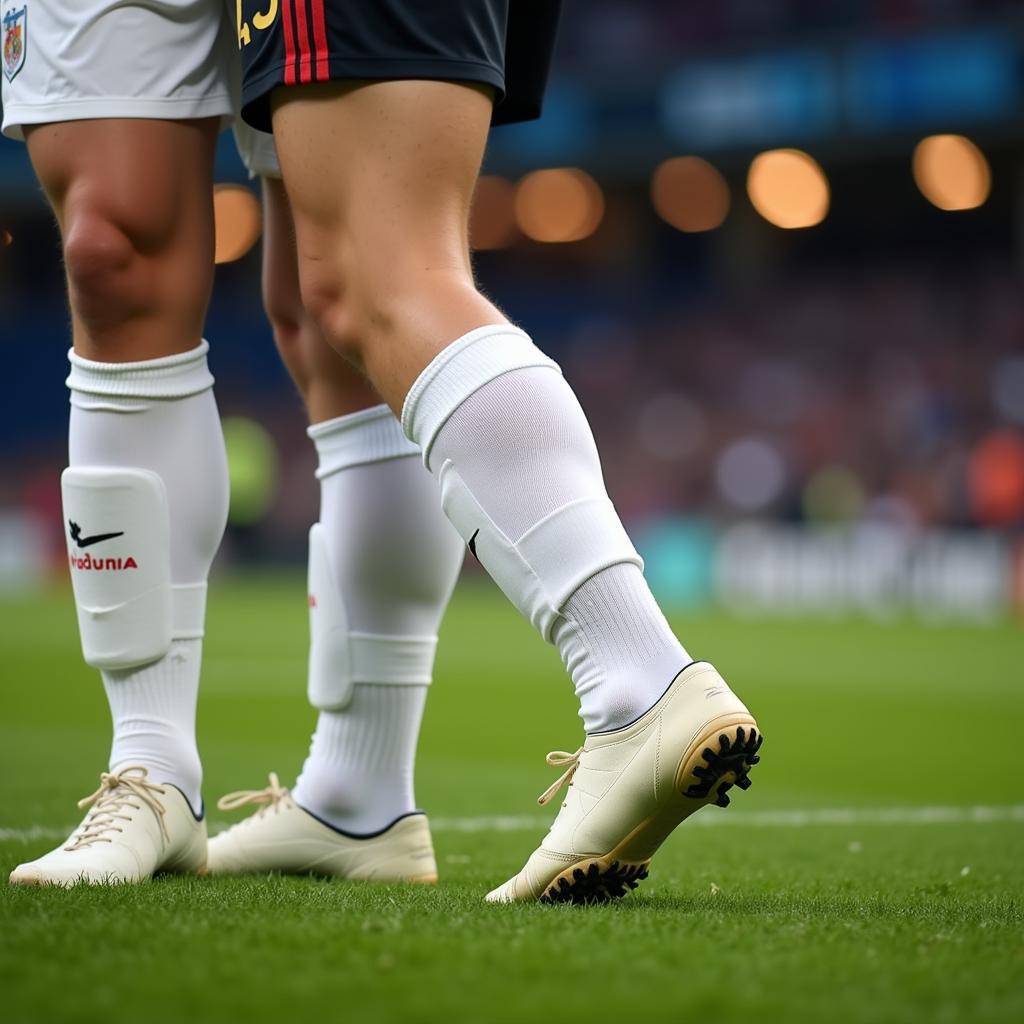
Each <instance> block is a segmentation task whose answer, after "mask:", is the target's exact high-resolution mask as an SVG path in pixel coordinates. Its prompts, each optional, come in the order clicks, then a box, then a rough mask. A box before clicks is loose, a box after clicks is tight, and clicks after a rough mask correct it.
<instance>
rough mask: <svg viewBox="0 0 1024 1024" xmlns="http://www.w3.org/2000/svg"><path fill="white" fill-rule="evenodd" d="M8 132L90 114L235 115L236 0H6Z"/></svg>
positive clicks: (18, 133) (2, 20)
mask: <svg viewBox="0 0 1024 1024" xmlns="http://www.w3.org/2000/svg"><path fill="white" fill-rule="evenodd" d="M0 11H2V13H0V26H2V32H3V53H2V58H0V60H2V69H3V79H2V85H3V107H4V120H3V132H4V134H5V135H8V136H10V137H11V138H14V139H20V138H22V137H23V136H22V127H23V126H24V125H31V124H47V123H50V122H56V121H80V120H84V119H88V118H100V117H103V118H106V117H114V118H121V117H126V118H130V117H145V118H155V119H159V120H176V119H183V118H198V117H218V116H220V117H229V116H230V115H231V112H232V109H233V106H234V104H233V102H232V93H233V92H235V91H236V87H237V64H238V53H237V51H238V45H237V42H238V41H237V38H236V33H235V27H234V19H233V17H232V12H231V11H230V10H229V8H228V0H132V2H131V3H130V4H126V3H124V0H3V3H2V5H0Z"/></svg>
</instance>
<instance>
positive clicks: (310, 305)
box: [301, 268, 365, 367]
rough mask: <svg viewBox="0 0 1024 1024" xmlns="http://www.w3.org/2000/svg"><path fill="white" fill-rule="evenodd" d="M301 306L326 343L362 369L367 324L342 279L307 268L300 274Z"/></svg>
mask: <svg viewBox="0 0 1024 1024" xmlns="http://www.w3.org/2000/svg"><path fill="white" fill-rule="evenodd" d="M301 289H302V304H303V307H304V308H305V311H306V313H307V314H308V316H309V317H310V318H311V319H312V321H313V323H315V324H316V327H317V329H318V330H319V332H320V334H321V336H322V338H323V340H324V341H326V342H327V344H328V345H330V347H331V348H332V349H334V351H335V352H337V353H338V354H339V355H341V356H342V357H344V358H345V359H347V360H348V361H349V362H350V363H352V364H353V365H354V366H357V367H359V366H362V361H363V349H364V345H365V325H364V323H363V322H362V320H361V318H360V317H359V316H358V315H357V312H356V310H355V309H354V308H353V293H352V289H351V288H346V287H345V286H344V285H343V284H342V276H341V275H340V274H339V275H336V276H332V275H330V274H329V273H325V272H324V271H322V270H320V269H319V268H318V269H315V270H310V269H308V268H304V270H303V272H302V274H301Z"/></svg>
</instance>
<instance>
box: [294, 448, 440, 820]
mask: <svg viewBox="0 0 1024 1024" xmlns="http://www.w3.org/2000/svg"><path fill="white" fill-rule="evenodd" d="M418 468H420V470H421V471H422V467H418ZM426 702H427V687H426V686H425V685H423V686H410V685H408V684H406V685H399V686H386V685H381V684H380V683H356V685H355V686H354V687H353V689H352V702H351V703H350V704H349V706H348V707H347V708H346V709H345V710H344V711H321V712H320V715H319V717H318V718H317V723H316V731H315V732H314V733H313V742H312V744H311V745H310V749H309V757H307V758H306V763H305V764H304V765H303V767H302V774H301V775H300V776H299V780H298V782H296V783H295V789H294V790H293V792H292V795H293V796H294V798H295V802H296V803H297V804H298V805H299V806H300V807H303V808H305V809H306V810H307V811H309V812H310V813H311V814H314V815H316V817H318V818H319V819H320V820H321V821H324V822H326V823H327V824H328V825H330V826H332V827H333V828H337V829H341V830H342V831H343V832H347V833H350V834H353V835H372V834H373V833H375V832H379V831H381V830H382V829H385V828H387V827H388V826H389V825H390V824H392V822H394V821H395V820H396V819H397V818H400V817H402V815H404V814H409V813H410V812H412V811H414V810H416V795H415V792H414V790H413V768H414V764H415V760H416V742H417V740H418V739H419V734H420V722H421V721H422V719H423V708H424V706H425V704H426Z"/></svg>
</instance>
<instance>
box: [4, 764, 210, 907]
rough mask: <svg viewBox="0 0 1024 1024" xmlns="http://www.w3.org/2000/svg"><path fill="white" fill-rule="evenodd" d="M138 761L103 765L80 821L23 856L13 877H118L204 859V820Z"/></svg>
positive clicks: (63, 882) (26, 881) (189, 868)
mask: <svg viewBox="0 0 1024 1024" xmlns="http://www.w3.org/2000/svg"><path fill="white" fill-rule="evenodd" d="M148 774H149V773H148V772H147V770H146V769H145V768H143V767H142V766H141V765H133V766H130V767H128V768H123V769H121V771H119V772H116V773H115V772H103V773H102V774H101V775H100V788H99V789H97V790H96V792H95V793H93V794H92V795H91V796H87V797H86V798H85V799H84V800H79V801H78V806H79V807H88V808H89V813H88V814H86V816H85V818H84V819H83V820H82V824H81V825H79V826H78V828H76V829H75V831H74V832H72V833H71V835H70V836H68V839H67V841H66V842H65V843H63V844H62V845H61V846H58V847H57V849H55V850H51V851H50V852H49V853H47V854H44V855H43V856H42V857H40V858H39V859H38V860H33V861H30V862H29V863H27V864H19V865H18V866H17V867H16V868H15V869H14V870H13V871H12V872H11V877H10V881H11V884H12V885H59V886H64V887H70V886H72V885H79V884H85V885H104V884H106V885H119V884H123V883H125V882H141V881H142V880H143V879H146V878H151V877H152V876H153V875H155V874H156V873H157V872H161V871H175V872H185V873H188V872H195V873H198V874H202V873H203V871H204V870H205V867H206V822H205V821H204V820H202V819H197V818H196V817H195V815H194V814H193V813H192V808H191V807H190V806H189V803H188V801H187V800H186V799H185V797H184V796H183V795H182V793H181V792H180V791H179V790H178V789H176V788H175V787H174V786H171V785H169V784H165V785H156V784H155V783H153V782H150V781H149V780H148V778H147V776H148Z"/></svg>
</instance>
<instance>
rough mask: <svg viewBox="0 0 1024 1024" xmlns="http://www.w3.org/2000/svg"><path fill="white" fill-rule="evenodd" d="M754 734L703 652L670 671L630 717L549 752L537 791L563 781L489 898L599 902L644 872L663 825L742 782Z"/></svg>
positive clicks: (667, 828)
mask: <svg viewBox="0 0 1024 1024" xmlns="http://www.w3.org/2000/svg"><path fill="white" fill-rule="evenodd" d="M760 746H761V735H760V733H759V732H758V729H757V723H756V722H755V721H754V719H753V718H752V717H751V715H750V712H749V711H747V709H746V708H745V707H744V705H743V704H742V702H741V701H740V700H739V698H738V697H737V696H736V695H735V694H734V693H733V692H732V690H730V689H729V687H728V686H727V685H726V683H725V680H723V679H722V677H721V676H720V675H719V674H718V672H716V671H715V669H714V668H713V667H712V666H711V665H709V664H707V663H706V662H695V663H694V664H692V665H690V666H688V667H687V668H685V669H684V670H683V671H682V672H680V673H679V675H678V676H676V678H675V680H674V681H673V682H672V685H671V686H670V687H669V688H668V690H667V691H666V693H665V694H664V695H663V696H662V698H661V699H660V700H659V701H658V703H657V704H655V705H654V707H652V708H651V709H650V710H649V711H648V712H647V713H646V714H644V715H643V716H642V717H640V718H639V719H637V721H635V722H634V723H633V724H632V725H629V726H627V727H626V728H625V729H619V730H617V731H616V732H610V733H599V734H597V735H593V736H588V737H587V739H586V742H585V743H584V744H583V746H582V747H581V748H580V749H579V750H577V751H576V753H575V754H564V753H561V752H558V753H554V754H549V755H548V764H551V765H553V766H563V765H567V766H568V770H567V771H566V772H565V774H564V775H563V776H562V777H561V778H560V779H559V780H558V781H557V782H556V783H555V784H554V785H553V786H552V787H551V788H550V789H549V790H548V791H547V792H546V793H544V794H543V795H542V796H541V797H540V801H539V802H540V803H542V804H544V803H547V802H548V800H550V799H551V798H552V797H553V796H555V794H556V793H557V792H558V791H559V790H560V789H561V787H562V784H563V783H566V782H567V783H568V784H569V790H568V793H567V795H566V798H565V802H564V803H563V804H562V809H561V810H560V811H559V813H558V817H556V818H555V821H554V824H553V825H552V826H551V830H550V831H549V832H548V834H547V836H545V838H544V840H543V842H542V843H541V845H540V848H539V849H537V850H535V851H534V853H533V854H532V856H531V857H530V859H529V860H528V861H527V862H526V865H525V867H524V868H523V869H522V871H520V872H519V874H517V875H515V876H514V877H512V878H510V879H509V880H508V881H507V882H506V883H505V884H504V885H501V886H499V887H498V888H497V889H495V890H494V891H493V892H490V893H488V894H487V900H488V901H489V902H491V903H512V902H516V901H519V900H540V901H541V902H545V903H562V902H565V903H603V902H605V901H606V900H610V899H614V898H616V897H619V896H624V895H625V894H626V893H627V892H628V891H629V890H630V889H635V888H636V886H637V884H638V882H639V881H640V880H641V879H643V878H646V877H647V868H648V865H649V864H650V862H651V858H652V857H653V856H654V853H655V851H656V850H657V849H658V847H659V846H661V844H662V843H663V842H664V841H665V839H666V838H667V837H668V835H669V833H670V832H671V831H672V830H673V829H674V828H675V827H676V826H677V825H678V824H679V823H680V822H681V821H684V820H685V819H686V818H688V817H689V816H690V815H691V814H693V813H694V812H695V811H699V810H700V809H701V808H702V807H704V806H705V805H706V804H709V803H714V804H717V805H718V806H719V807H725V806H727V805H728V803H729V797H728V796H727V795H726V794H727V791H728V790H729V789H731V788H732V787H733V786H734V785H735V786H738V787H739V788H740V789H748V788H749V786H750V779H749V777H748V772H749V771H750V768H751V767H752V766H753V765H755V764H757V762H758V760H759V758H758V756H757V751H758V749H759V748H760Z"/></svg>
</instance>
